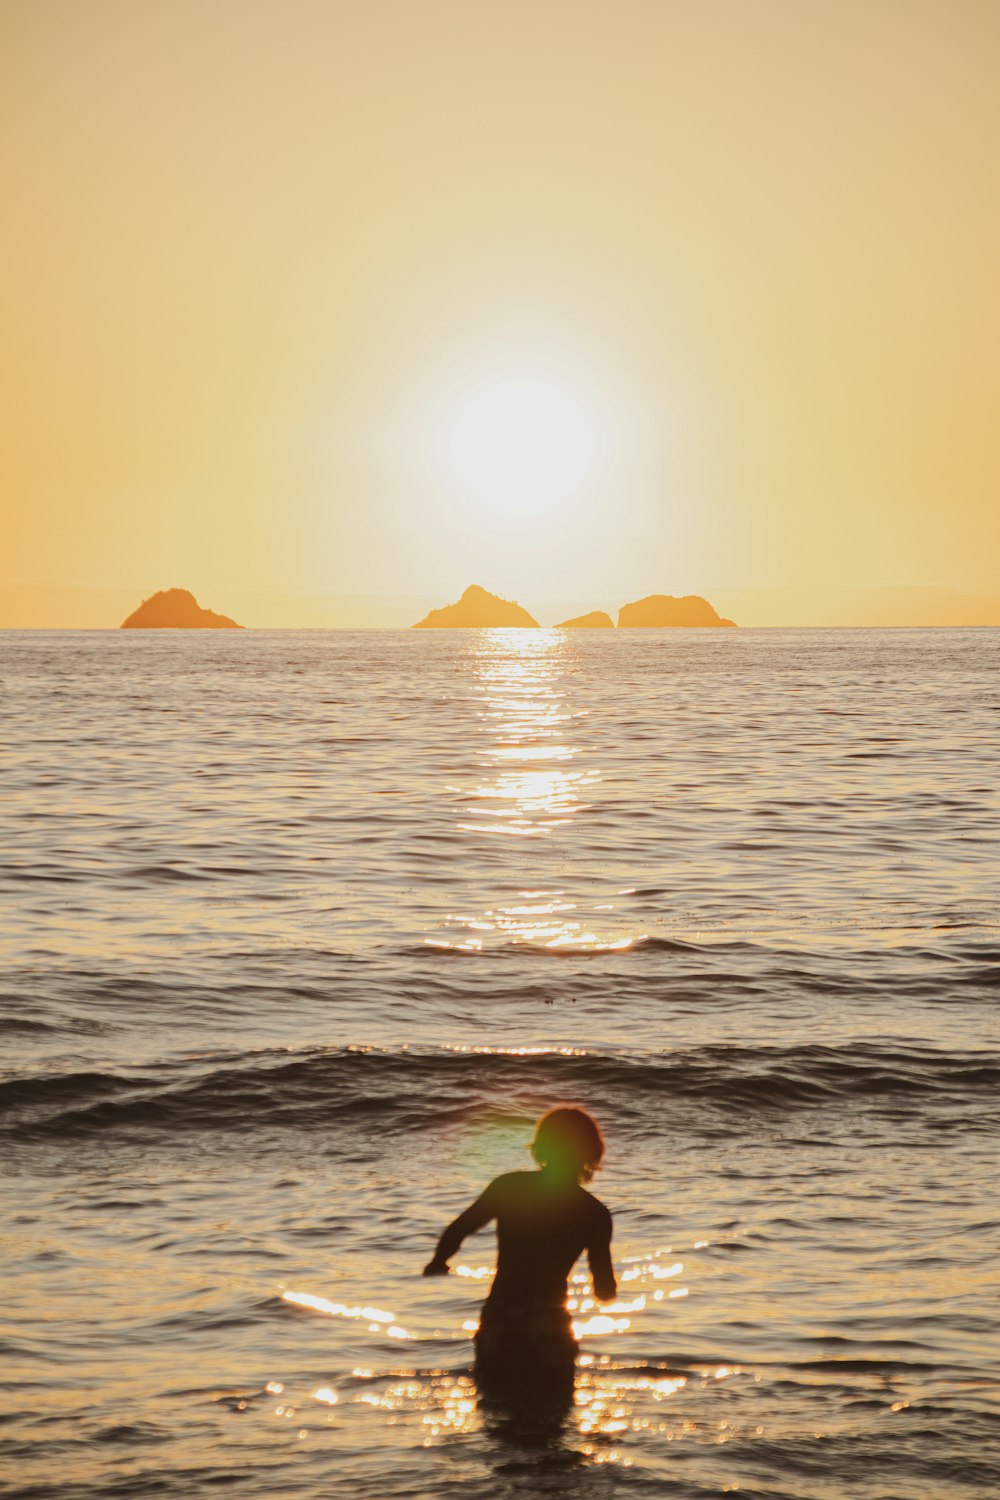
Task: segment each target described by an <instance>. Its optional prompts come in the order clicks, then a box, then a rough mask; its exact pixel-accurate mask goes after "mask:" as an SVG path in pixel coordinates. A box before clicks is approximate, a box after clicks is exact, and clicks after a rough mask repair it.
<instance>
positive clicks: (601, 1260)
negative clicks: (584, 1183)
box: [587, 1203, 618, 1302]
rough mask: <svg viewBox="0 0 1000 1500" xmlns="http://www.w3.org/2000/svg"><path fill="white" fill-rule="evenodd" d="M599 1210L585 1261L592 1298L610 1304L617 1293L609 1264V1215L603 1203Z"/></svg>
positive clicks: (613, 1272)
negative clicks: (598, 1221) (588, 1266)
mask: <svg viewBox="0 0 1000 1500" xmlns="http://www.w3.org/2000/svg"><path fill="white" fill-rule="evenodd" d="M601 1208H602V1210H603V1212H602V1213H601V1216H600V1223H599V1224H598V1226H597V1227H596V1229H595V1230H594V1233H593V1235H592V1237H591V1240H590V1244H589V1245H588V1246H587V1261H588V1262H589V1265H590V1274H591V1277H592V1278H593V1282H594V1296H595V1297H596V1298H597V1300H598V1302H611V1301H613V1299H614V1297H615V1296H616V1294H617V1292H618V1283H617V1281H616V1280H615V1268H614V1266H613V1265H612V1264H611V1215H610V1214H609V1213H608V1211H607V1209H606V1208H605V1207H604V1205H603V1203H602V1204H601Z"/></svg>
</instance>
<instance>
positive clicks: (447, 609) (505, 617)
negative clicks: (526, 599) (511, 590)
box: [413, 583, 538, 630]
mask: <svg viewBox="0 0 1000 1500" xmlns="http://www.w3.org/2000/svg"><path fill="white" fill-rule="evenodd" d="M496 626H499V627H501V628H504V627H506V628H508V629H509V628H510V627H511V626H530V627H532V628H533V629H535V630H537V629H538V621H537V620H534V619H532V617H531V615H529V614H528V611H527V610H526V609H522V608H521V606H520V604H514V603H512V602H511V600H509V599H501V598H500V597H499V595H498V594H491V593H489V592H488V590H487V589H483V588H480V587H479V585H478V583H472V584H470V585H469V587H468V588H467V589H466V591H465V593H464V594H463V595H462V597H461V599H459V600H458V602H457V603H456V604H446V605H445V606H444V608H443V609H432V610H431V612H430V614H429V615H427V617H426V618H425V619H423V620H418V621H417V623H416V624H415V625H414V626H413V629H414V630H484V629H490V628H491V627H496Z"/></svg>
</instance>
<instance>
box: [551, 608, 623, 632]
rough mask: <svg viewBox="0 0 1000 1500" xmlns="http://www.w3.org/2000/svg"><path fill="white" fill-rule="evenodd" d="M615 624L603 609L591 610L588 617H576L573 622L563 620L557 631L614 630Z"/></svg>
mask: <svg viewBox="0 0 1000 1500" xmlns="http://www.w3.org/2000/svg"><path fill="white" fill-rule="evenodd" d="M614 628H615V622H614V620H612V618H611V616H610V615H606V614H605V613H604V611H603V609H594V610H591V612H590V614H589V615H577V617H576V619H575V620H563V621H562V622H561V623H560V624H558V625H557V626H556V629H557V630H614Z"/></svg>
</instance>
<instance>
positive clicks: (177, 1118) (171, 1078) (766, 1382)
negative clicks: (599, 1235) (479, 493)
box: [0, 630, 1000, 1500]
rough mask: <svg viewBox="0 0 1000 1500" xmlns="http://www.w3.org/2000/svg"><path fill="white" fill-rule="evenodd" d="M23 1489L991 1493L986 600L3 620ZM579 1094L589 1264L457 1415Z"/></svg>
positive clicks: (994, 815) (995, 1443)
mask: <svg viewBox="0 0 1000 1500" xmlns="http://www.w3.org/2000/svg"><path fill="white" fill-rule="evenodd" d="M0 663H2V675H3V684H4V686H3V716H4V737H3V739H4V743H3V748H2V752H0V755H2V760H0V770H2V785H3V806H2V828H3V839H2V846H0V858H2V872H0V898H2V918H0V921H2V938H0V952H2V959H3V980H2V996H0V1028H2V1038H3V1054H2V1075H0V1076H2V1083H0V1100H2V1108H3V1113H2V1117H0V1120H2V1124H0V1137H2V1138H0V1171H2V1174H3V1180H2V1183H0V1189H2V1194H3V1200H4V1212H3V1216H2V1225H0V1248H2V1256H3V1266H4V1291H5V1293H6V1295H5V1297H4V1299H3V1300H4V1303H5V1309H4V1312H3V1328H2V1346H0V1347H2V1361H0V1385H2V1389H3V1396H2V1402H0V1462H2V1466H3V1475H4V1481H5V1483H6V1486H7V1488H6V1490H5V1493H6V1494H8V1495H17V1496H23V1497H28V1496H36V1497H42V1496H45V1497H51V1500H94V1497H112V1496H121V1497H126V1496H127V1497H129V1500H142V1497H147V1496H149V1497H154V1496H155V1497H168V1500H173V1497H177V1500H190V1497H193V1496H202V1495H209V1494H213V1495H226V1494H232V1495H233V1496H238V1497H240V1500H255V1497H262V1500H263V1497H268V1500H274V1497H281V1500H304V1497H313V1496H315V1497H319V1496H324V1497H325V1496H329V1495H332V1494H335V1493H336V1494H340V1493H344V1494H350V1495H352V1496H353V1497H356V1500H403V1497H414V1500H415V1497H424V1496H441V1495H444V1494H447V1495H448V1496H455V1497H456V1500H460V1497H461V1500H464V1497H468V1500H479V1497H482V1500H492V1497H504V1496H539V1497H541V1496H543V1495H544V1496H553V1495H554V1496H565V1497H569V1500H591V1497H593V1500H602V1497H606V1496H617V1495H619V1494H621V1495H631V1494H636V1495H650V1496H657V1497H659V1496H675V1497H677V1500H683V1497H688V1496H690V1497H696V1496H697V1497H700V1496H717V1495H721V1494H723V1493H727V1492H731V1491H739V1492H740V1493H741V1494H744V1495H749V1496H756V1497H760V1500H765V1497H766V1500H779V1497H780V1500H844V1497H848V1496H849V1497H851V1500H897V1497H898V1500H943V1497H946V1500H962V1497H966V1496H968V1497H973V1496H975V1497H976V1500H982V1497H984V1496H986V1495H989V1494H996V1493H997V1492H998V1491H1000V1300H998V1293H1000V1209H998V1195H997V1180H998V1179H997V1175H996V1173H997V1166H998V1160H997V1146H998V1143H1000V1048H998V1027H997V1016H996V1007H997V998H998V985H1000V925H998V903H997V898H998V872H1000V858H998V834H1000V795H998V784H1000V775H998V765H1000V757H998V745H1000V674H998V669H1000V631H985V630H984V631H962V630H951V631H844V632H837V631H792V630H784V631H754V630H734V631H716V632H713V631H702V632H699V631H684V630H677V631H663V632H655V631H631V632H624V631H623V632H611V631H607V632H600V631H598V632H594V633H579V634H570V633H565V632H558V631H544V630H543V631H482V632H465V631H460V632H447V631H442V632H427V633H423V632H417V633H408V632H332V631H331V632H302V633H299V632H260V631H258V632H250V631H247V632H218V633H215V632H205V633H201V632H196V631H192V632H150V633H145V632H106V633H105V632H94V633H55V632H52V633H47V632H39V633H30V632H26V633H17V632H7V633H5V634H3V635H2V636H0ZM561 1100H573V1101H578V1102H581V1103H583V1104H585V1105H587V1106H589V1107H590V1108H591V1109H592V1110H593V1111H594V1113H595V1114H596V1115H597V1117H598V1118H599V1120H600V1121H601V1123H602V1125H603V1126H604V1129H605V1133H606V1136H607V1140H608V1156H607V1161H606V1166H605V1169H604V1170H603V1171H602V1172H601V1173H600V1175H599V1176H598V1178H597V1179H596V1182H595V1190H596V1191H597V1192H598V1194H599V1195H600V1196H601V1197H602V1198H603V1199H604V1200H605V1201H606V1202H607V1204H608V1205H609V1207H610V1208H611V1210H612V1211H613V1213H614V1217H615V1254H616V1260H617V1263H618V1266H619V1269H620V1273H621V1295H620V1298H619V1301H618V1303H617V1304H614V1305H612V1307H611V1308H609V1309H604V1310H601V1309H598V1308H595V1307H594V1306H592V1305H591V1304H590V1301H589V1298H588V1295H587V1292H588V1288H587V1285H586V1284H585V1282H581V1283H580V1284H579V1285H578V1286H575V1287H574V1291H575V1293H576V1304H577V1305H576V1308H575V1316H576V1318H577V1320H578V1325H579V1328H580V1338H581V1344H582V1348H583V1350H584V1351H585V1352H584V1356H583V1359H582V1361H581V1366H580V1373H579V1378H578V1385H577V1404H576V1406H575V1409H574V1412H573V1414H572V1416H571V1417H570V1418H569V1419H568V1420H567V1421H566V1423H565V1424H564V1426H562V1427H561V1428H559V1429H556V1430H548V1431H546V1430H543V1429H542V1428H541V1427H539V1428H538V1430H534V1429H532V1428H530V1427H529V1428H525V1427H523V1426H520V1425H518V1424H517V1423H513V1424H512V1423H509V1422H505V1421H503V1420H502V1419H500V1418H498V1417H497V1416H495V1415H492V1414H491V1413H489V1412H485V1413H484V1412H483V1411H482V1410H480V1408H479V1407H478V1405H477V1403H476V1397H475V1390H474V1387H473V1384H472V1381H471V1345H470V1342H469V1331H468V1330H469V1328H470V1326H471V1325H474V1322H475V1318H476V1313H477V1308H478V1305H479V1303H480V1301H481V1300H482V1297H483V1295H484V1292H485V1290H486V1286H487V1283H488V1278H489V1275H490V1274H491V1268H492V1240H491V1236H490V1234H489V1233H488V1232H487V1233H484V1234H482V1235H480V1236H477V1237H476V1238H474V1239H472V1240H470V1241H469V1242H468V1243H467V1244H466V1246H465V1248H464V1250H463V1252H462V1254H461V1255H460V1256H459V1257H458V1258H457V1261H456V1271H455V1273H454V1274H453V1275H452V1276H451V1277H450V1278H448V1279H447V1280H431V1281H428V1280H424V1279H422V1278H421V1276H420V1274H419V1273H420V1268H421V1266H422V1265H423V1263H424V1261H425V1260H426V1259H427V1257H428V1254H429V1252H430V1249H431V1247H432V1245H433V1242H434V1240H435V1238H436V1236H437V1234H438V1232H439V1231H440V1229H441V1227H442V1226H443V1224H444V1223H445V1221H446V1220H447V1219H449V1218H451V1217H452V1216H453V1215H454V1214H455V1213H457V1211H458V1210H459V1209H461V1208H463V1207H464V1206H465V1205H466V1203H467V1202H468V1201H469V1199H470V1198H471V1197H472V1196H473V1195H474V1194H475V1193H477V1192H478V1191H479V1189H480V1187H481V1186H482V1185H483V1184H484V1183H485V1182H486V1181H487V1180H488V1179H489V1178H490V1177H492V1176H493V1175H495V1174H497V1173H499V1172H502V1171H506V1170H509V1169H511V1168H516V1167H520V1166H525V1165H527V1164H528V1159H527V1157H526V1156H525V1153H524V1146H525V1143H526V1142H527V1140H528V1137H529V1131H530V1127H531V1122H532V1120H533V1118H534V1117H535V1116H536V1115H537V1113H538V1112H540V1111H541V1110H542V1109H544V1108H546V1107H547V1106H549V1105H551V1104H552V1103H554V1102H557V1101H561Z"/></svg>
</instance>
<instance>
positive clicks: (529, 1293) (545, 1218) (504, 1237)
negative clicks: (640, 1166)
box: [481, 1168, 614, 1308]
mask: <svg viewBox="0 0 1000 1500" xmlns="http://www.w3.org/2000/svg"><path fill="white" fill-rule="evenodd" d="M483 1200H485V1203H486V1206H488V1207H489V1208H490V1209H492V1214H491V1217H493V1218H495V1219H496V1225H497V1271H496V1276H495V1277H494V1279H493V1287H492V1290H491V1292H490V1295H489V1299H488V1300H489V1302H491V1303H493V1302H504V1303H507V1304H508V1305H510V1306H515V1307H525V1308H527V1307H531V1306H542V1307H563V1306H564V1305H565V1302H566V1292H567V1283H568V1280H569V1274H570V1272H571V1271H572V1269H573V1267H574V1265H575V1264H576V1262H577V1260H578V1259H579V1257H580V1256H581V1255H582V1254H583V1252H584V1251H585V1250H586V1251H587V1252H588V1255H594V1256H596V1258H597V1260H598V1267H599V1269H600V1270H601V1271H606V1270H607V1269H608V1268H606V1267H605V1266H604V1264H603V1258H602V1255H601V1247H602V1246H607V1247H609V1249H608V1258H609V1261H610V1242H611V1215H610V1214H609V1213H608V1210H607V1209H606V1208H605V1207H604V1204H603V1203H600V1202H599V1201H598V1200H597V1199H596V1198H595V1197H594V1196H593V1194H592V1193H588V1192H587V1190H586V1188H584V1187H581V1186H580V1184H579V1183H577V1182H566V1181H565V1180H562V1179H560V1178H558V1177H556V1178H555V1179H554V1180H553V1177H552V1174H550V1173H549V1172H548V1171H547V1170H546V1169H544V1168H543V1169H542V1170H541V1171H539V1172H508V1173H507V1175H506V1176H504V1177H498V1178H497V1179H496V1181H495V1182H491V1183H490V1185H489V1187H488V1188H487V1189H486V1192H485V1193H484V1194H483ZM481 1201H482V1200H481ZM594 1274H595V1280H597V1279H601V1280H602V1281H606V1276H604V1277H601V1278H599V1277H598V1271H597V1269H595V1270H594ZM610 1295H611V1296H614V1288H613V1287H612V1288H611V1291H610Z"/></svg>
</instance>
